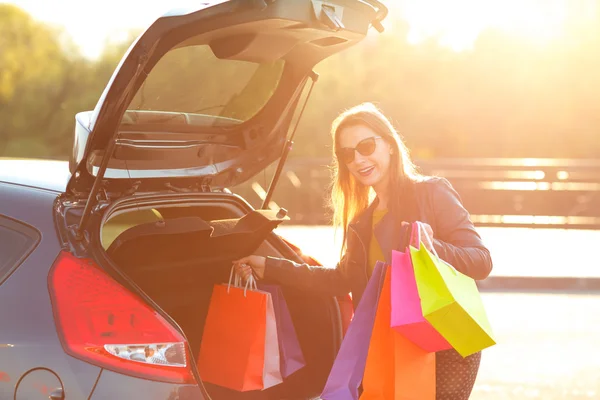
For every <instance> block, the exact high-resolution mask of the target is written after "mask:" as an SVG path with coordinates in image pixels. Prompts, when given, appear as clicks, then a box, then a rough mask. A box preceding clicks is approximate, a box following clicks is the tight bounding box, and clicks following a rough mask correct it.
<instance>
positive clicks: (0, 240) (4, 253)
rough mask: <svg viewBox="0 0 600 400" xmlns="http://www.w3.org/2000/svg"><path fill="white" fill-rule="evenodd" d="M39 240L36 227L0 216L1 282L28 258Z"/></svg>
mask: <svg viewBox="0 0 600 400" xmlns="http://www.w3.org/2000/svg"><path fill="white" fill-rule="evenodd" d="M39 240H40V235H39V233H38V232H37V231H36V230H35V229H33V228H31V227H29V226H27V225H24V224H22V223H19V222H17V221H15V220H12V219H8V218H4V217H2V216H0V284H2V283H3V282H4V281H5V280H6V279H7V278H8V277H9V276H10V274H11V273H12V272H13V271H14V270H15V269H16V268H17V267H18V266H19V265H20V264H21V263H22V262H23V261H24V260H25V259H26V258H27V256H28V255H29V254H30V253H31V251H32V250H33V249H34V248H35V246H36V245H37V244H38V242H39Z"/></svg>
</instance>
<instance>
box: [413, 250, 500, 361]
mask: <svg viewBox="0 0 600 400" xmlns="http://www.w3.org/2000/svg"><path fill="white" fill-rule="evenodd" d="M432 248H433V246H432ZM410 253H411V258H412V261H413V268H414V271H415V279H416V282H417V288H418V291H419V296H420V298H421V307H422V309H423V316H424V317H425V319H426V320H427V321H429V322H430V323H431V325H432V326H433V327H434V328H435V329H436V330H437V331H438V332H439V333H440V334H441V335H442V336H443V337H444V338H445V339H446V340H447V341H448V343H450V344H451V345H452V347H453V348H454V349H456V351H457V352H458V353H459V354H460V355H461V356H463V357H467V356H469V355H471V354H474V353H477V352H478V351H481V350H483V349H485V348H488V347H491V346H493V345H495V344H496V341H495V339H494V338H493V332H492V328H491V326H490V322H489V320H488V317H487V314H486V312H485V307H484V305H483V300H482V298H481V294H480V293H479V289H478V288H477V284H476V283H475V280H474V279H473V278H471V277H469V276H467V275H464V274H462V273H461V272H459V271H457V270H456V269H455V268H454V267H452V266H451V265H450V264H448V263H446V262H445V261H443V260H442V259H440V258H439V257H438V256H437V254H432V253H431V252H429V250H427V249H426V248H425V246H423V245H421V246H420V248H419V249H416V248H414V247H412V246H411V249H410Z"/></svg>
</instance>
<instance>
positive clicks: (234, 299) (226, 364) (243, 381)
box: [198, 271, 282, 392]
mask: <svg viewBox="0 0 600 400" xmlns="http://www.w3.org/2000/svg"><path fill="white" fill-rule="evenodd" d="M232 272H233V271H232ZM236 282H237V283H234V285H233V286H232V285H231V278H230V283H229V284H221V285H215V286H214V288H213V293H212V296H211V299H210V305H209V309H208V315H207V317H206V324H205V328H204V332H203V335H202V343H201V345H200V354H199V356H198V371H199V372H200V376H201V378H202V380H203V381H205V382H208V383H212V384H215V385H218V386H222V387H225V388H229V389H233V390H237V391H240V392H245V391H249V390H263V389H266V388H269V387H272V386H274V385H277V384H279V383H281V382H282V378H281V372H280V363H279V341H278V337H277V325H276V321H275V313H274V311H273V302H272V299H271V294H270V293H268V292H264V291H259V290H256V289H255V288H256V283H255V282H254V280H253V279H250V280H249V282H248V284H247V285H246V287H245V288H242V287H239V286H241V285H240V284H239V282H240V281H239V277H237V276H236ZM248 286H250V289H249V288H248ZM253 288H254V289H253Z"/></svg>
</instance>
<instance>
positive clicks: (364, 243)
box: [265, 177, 492, 308]
mask: <svg viewBox="0 0 600 400" xmlns="http://www.w3.org/2000/svg"><path fill="white" fill-rule="evenodd" d="M404 196H405V197H406V199H407V201H405V202H403V204H404V205H405V210H404V211H405V212H404V213H403V214H404V215H403V218H394V217H393V216H392V215H391V214H390V213H386V215H385V216H384V217H383V218H382V220H381V221H380V222H379V223H378V224H377V225H376V226H375V237H376V238H377V241H378V242H379V245H380V247H381V250H382V252H383V254H384V255H385V257H386V260H385V261H386V262H387V263H390V262H391V256H392V250H399V251H404V250H405V249H406V246H407V244H408V237H409V234H410V233H409V232H408V231H407V230H406V229H402V228H401V221H402V220H405V221H407V222H414V221H422V222H425V223H427V224H429V225H431V227H432V229H433V232H434V237H435V239H434V247H435V249H436V251H437V253H438V255H439V257H440V258H442V259H443V260H445V261H446V262H448V263H450V264H451V265H452V266H454V268H456V269H457V270H458V271H460V272H462V273H464V274H465V275H468V276H470V277H471V278H473V279H476V280H482V279H485V278H486V277H487V276H488V275H489V274H490V272H491V270H492V259H491V256H490V252H489V250H488V249H487V248H486V247H485V246H484V244H483V242H482V240H481V237H480V236H479V234H478V233H477V231H476V230H475V227H474V226H473V223H472V222H471V220H470V217H469V213H468V212H467V210H466V209H465V208H464V207H463V205H462V202H461V200H460V197H459V195H458V193H457V192H456V191H455V190H454V188H453V187H452V186H451V185H450V183H449V182H448V181H447V180H446V179H445V178H437V177H436V178H426V179H424V180H422V181H419V182H415V183H412V184H411V185H410V190H408V191H405V193H404V195H403V197H404ZM376 205H377V201H375V202H373V203H372V204H371V206H369V208H367V209H366V210H365V211H364V212H363V213H362V214H361V215H359V216H358V217H357V218H356V219H355V220H354V221H353V222H352V223H351V224H350V225H349V227H348V237H347V243H348V245H347V247H346V252H345V254H344V256H343V257H342V259H341V260H340V262H339V263H338V264H337V266H336V267H335V268H326V267H319V266H317V267H315V266H310V265H308V264H297V263H294V262H292V261H290V260H285V259H280V258H274V257H267V261H266V268H265V279H268V280H273V281H276V282H279V283H280V284H282V285H288V286H293V287H296V288H300V289H304V290H308V291H318V292H320V293H323V294H330V295H332V296H343V295H346V294H347V293H352V300H353V303H354V307H355V308H356V307H357V305H358V303H359V302H360V299H361V297H362V294H363V292H364V290H365V288H366V286H367V281H368V276H367V262H368V261H367V260H368V248H369V242H370V238H371V233H372V231H371V226H372V216H373V210H374V209H375V207H376Z"/></svg>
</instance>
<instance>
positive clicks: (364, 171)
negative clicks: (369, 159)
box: [358, 165, 375, 176]
mask: <svg viewBox="0 0 600 400" xmlns="http://www.w3.org/2000/svg"><path fill="white" fill-rule="evenodd" d="M374 169H375V166H373V165H372V166H370V167H367V168H363V169H359V170H358V173H359V174H360V176H369V174H370V173H371V172H373V170H374Z"/></svg>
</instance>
